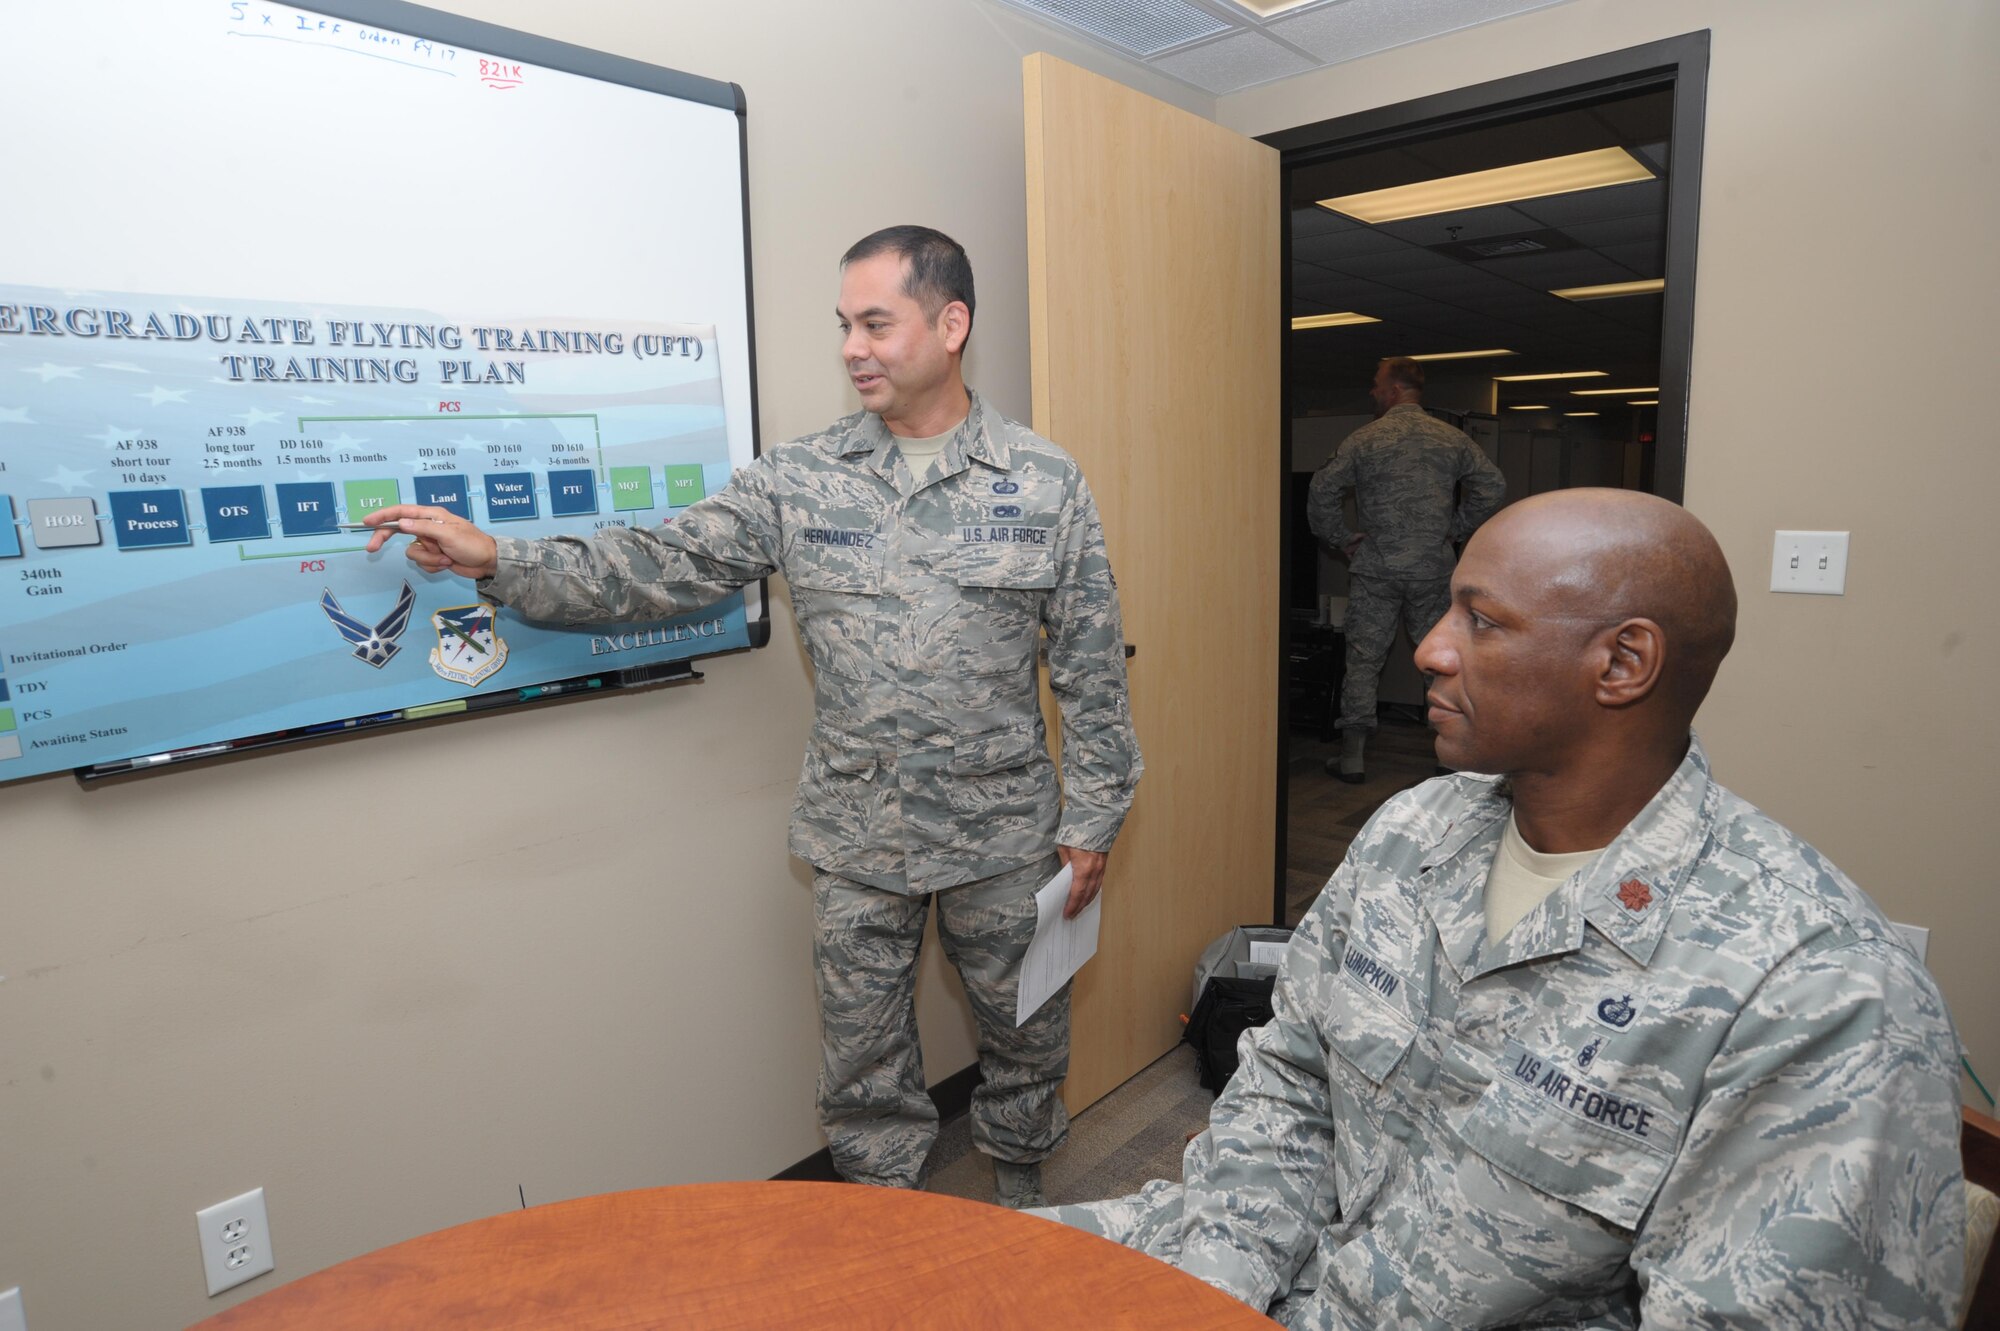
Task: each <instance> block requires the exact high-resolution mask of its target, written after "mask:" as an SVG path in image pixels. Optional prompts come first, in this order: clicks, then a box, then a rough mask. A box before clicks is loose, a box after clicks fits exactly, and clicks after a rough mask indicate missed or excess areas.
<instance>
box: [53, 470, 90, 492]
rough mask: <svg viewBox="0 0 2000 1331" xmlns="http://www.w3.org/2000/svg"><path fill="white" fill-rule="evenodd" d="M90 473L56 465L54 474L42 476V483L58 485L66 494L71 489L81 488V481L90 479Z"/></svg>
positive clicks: (82, 485) (82, 486)
mask: <svg viewBox="0 0 2000 1331" xmlns="http://www.w3.org/2000/svg"><path fill="white" fill-rule="evenodd" d="M90 475H91V473H90V472H89V471H87V470H86V471H72V470H71V469H70V468H68V467H64V466H58V467H57V468H56V474H55V475H53V476H44V477H42V484H43V485H56V486H60V487H62V492H63V493H64V494H68V493H69V492H70V491H72V490H81V489H83V488H84V484H83V483H84V482H85V481H87V480H89V479H90Z"/></svg>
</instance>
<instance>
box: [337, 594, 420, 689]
mask: <svg viewBox="0 0 2000 1331" xmlns="http://www.w3.org/2000/svg"><path fill="white" fill-rule="evenodd" d="M416 604H417V594H416V592H414V591H412V590H411V589H410V584H409V583H407V582H406V583H404V584H403V592H402V595H400V596H398V597H397V598H396V604H395V605H394V606H392V607H391V608H390V610H389V613H388V614H387V615H384V616H383V617H382V618H381V619H379V620H377V621H376V622H375V623H373V624H370V623H368V622H367V621H366V620H360V619H356V618H355V617H354V616H353V615H350V614H348V613H347V611H345V610H343V609H341V608H340V602H339V601H337V600H335V599H334V596H333V589H332V588H331V587H327V588H323V589H322V590H321V592H320V598H319V608H320V609H321V610H323V611H325V612H326V617H327V618H328V619H330V620H332V621H333V627H334V628H335V629H337V630H338V631H339V633H340V636H341V637H343V638H345V639H347V641H348V643H349V644H351V645H352V646H353V648H354V659H355V660H357V661H365V662H367V663H368V664H369V665H372V666H374V667H375V668H376V669H377V670H380V669H381V668H382V667H383V666H385V665H387V664H389V658H390V657H392V656H394V655H395V654H396V653H397V652H398V651H400V650H402V649H401V648H399V647H397V646H396V639H398V638H400V637H402V636H403V630H404V629H406V628H408V627H409V626H410V611H411V610H412V609H414V608H415V607H416Z"/></svg>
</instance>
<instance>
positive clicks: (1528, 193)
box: [1319, 148, 1653, 224]
mask: <svg viewBox="0 0 2000 1331" xmlns="http://www.w3.org/2000/svg"><path fill="white" fill-rule="evenodd" d="M1652 178H1653V173H1652V172H1651V171H1649V170H1647V169H1646V167H1645V166H1644V164H1642V163H1641V162H1640V161H1639V159H1638V158H1636V157H1634V156H1633V155H1632V154H1631V153H1628V152H1626V151H1625V150H1624V149H1623V148H1598V149H1596V150H1594V151H1592V152H1587V153H1571V154H1569V155H1568V156H1566V157H1548V158H1544V159H1543V160H1541V161H1539V162H1521V163H1518V164H1516V165H1514V166H1499V167H1494V168H1493V169H1492V170H1490V171H1468V172H1466V173H1465V174H1464V175H1462V176H1441V177H1439V178H1438V179H1436V180H1420V181H1418V182H1417V183H1415V184H1414V185H1398V186H1396V187H1395V188H1393V189H1377V190H1369V191H1367V192H1366V193H1363V194H1344V195H1342V196H1340V197H1339V198H1337V199H1321V200H1319V206H1320V207H1322V208H1327V209H1331V210H1332V211H1334V212H1336V213H1344V214H1346V215H1347V216H1348V217H1352V218H1354V219H1355V220H1356V221H1359V222H1368V223H1371V224H1372V223H1377V222H1399V221H1401V220H1403V219H1404V218H1406V217H1429V216H1430V215H1431V214H1433V213H1455V212H1458V211H1459V210H1460V209H1463V208H1484V207H1486V206H1488V205H1490V204H1496V203H1514V202H1516V201H1518V200H1521V199H1540V198H1546V197H1547V196H1548V195H1551V194H1573V193H1575V192H1576V191H1577V190H1584V189H1598V188H1601V187H1602V186H1605V185H1627V184H1630V183H1632V182H1633V181H1637V180H1651V179H1652Z"/></svg>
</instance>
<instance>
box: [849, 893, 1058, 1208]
mask: <svg viewBox="0 0 2000 1331" xmlns="http://www.w3.org/2000/svg"><path fill="white" fill-rule="evenodd" d="M1057 866H1058V861H1057V859H1056V857H1055V856H1054V855H1049V856H1048V857H1047V858H1045V859H1042V860H1037V861H1036V862H1034V863H1033V864H1029V865H1026V866H1024V867H1022V868H1019V869H1011V870H1009V871H1007V872H1006V873H999V874H995V875H993V876H992V877H991V878H982V879H979V880H978V881H976V882H971V883H964V884H961V885H960V886H957V887H949V888H946V889H944V890H943V891H941V892H937V893H934V894H932V895H934V896H935V897H936V898H937V908H938V941H939V942H941V943H942V944H943V945H944V951H945V956H946V957H948V958H949V959H950V960H951V964H952V965H953V966H954V967H955V968H956V969H957V971H958V976H959V979H960V980H961V981H963V982H964V985H965V995H966V998H967V999H968V1000H970V1002H971V1005H972V1015H973V1018H974V1021H975V1022H976V1023H977V1025H978V1028H979V1072H980V1076H981V1082H980V1084H979V1086H978V1087H977V1088H976V1089H975V1090H974V1091H973V1093H972V1140H973V1143H974V1145H976V1146H977V1147H978V1148H979V1149H980V1150H981V1151H983V1152H985V1153H986V1154H987V1155H990V1156H992V1157H994V1158H995V1159H997V1160H1005V1161H1008V1162H1009V1163H1012V1164H1028V1163H1031V1162H1033V1161H1037V1160H1041V1159H1042V1158H1044V1157H1045V1156H1047V1155H1048V1154H1049V1152H1051V1151H1053V1150H1055V1148H1056V1147H1057V1146H1058V1145H1060V1144H1061V1143H1062V1139H1063V1137H1064V1136H1065V1135H1066V1134H1067V1133H1068V1131H1069V1115H1068V1113H1067V1111H1066V1110H1064V1108H1063V1103H1062V1098H1061V1096H1060V1095H1059V1094H1058V1092H1059V1091H1060V1090H1061V1089H1062V1083H1063V1078H1064V1077H1065V1076H1067V1075H1068V1073H1069V986H1067V985H1065V986H1064V987H1063V988H1062V989H1061V990H1060V991H1058V992H1057V993H1056V995H1055V996H1054V997H1053V998H1051V999H1049V1001H1048V1002H1047V1003H1045V1004H1043V1005H1042V1008H1041V1010H1040V1011H1038V1012H1037V1013H1035V1015H1034V1016H1033V1017H1030V1018H1029V1019H1028V1022H1027V1024H1026V1025H1024V1026H1021V1027H1019V1028H1018V1029H1017V1028H1016V1027H1015V1025H1014V1000H1015V995H1016V993H1017V991H1018V988H1019V981H1020V968H1021V958H1022V956H1023V955H1024V954H1025V953H1026V952H1027V950H1028V942H1029V940H1030V939H1032V938H1033V937H1034V934H1035V889H1036V888H1038V887H1041V886H1042V885H1043V884H1044V883H1046V882H1048V881H1049V879H1050V878H1052V877H1053V876H1054V875H1055V872H1056V868H1057ZM929 911H930V897H929V896H925V895H921V894H919V895H915V896H904V895H902V894H900V893H896V892H885V891H883V890H882V889H880V888H874V887H868V886H866V885H864V884H861V883H857V882H854V881H853V880H851V879H847V878H842V877H840V876H839V875H838V874H831V873H826V872H823V871H817V870H816V871H815V872H814V873H813V963H814V971H815V972H816V975H817V979H818V986H819V1014H820V1054H821V1063H820V1074H819V1122H820V1128H821V1130H822V1131H824V1132H825V1133H826V1141H827V1145H828V1147H829V1148H830V1149H831V1151H832V1154H833V1164H834V1167H835V1168H836V1169H838V1170H839V1171H840V1173H841V1176H842V1177H843V1178H846V1179H849V1180H851V1181H852V1182H855V1183H874V1184H880V1185H882V1186H885V1187H897V1188H916V1187H921V1186H923V1182H924V1177H925V1165H926V1162H927V1160H928V1158H929V1156H930V1151H931V1146H932V1144H933V1143H934V1142H935V1141H936V1140H937V1131H938V1124H937V1106H936V1105H935V1104H933V1103H932V1102H931V1098H930V1095H929V1094H928V1093H927V1092H926V1090H925V1088H924V1064H923V1053H922V1050H921V1049H920V1048H919V1047H918V1044H917V950H918V948H919V947H920V946H921V944H922V942H923V936H924V920H925V917H926V916H927V915H928V914H929Z"/></svg>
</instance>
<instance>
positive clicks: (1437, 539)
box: [1306, 356, 1507, 784]
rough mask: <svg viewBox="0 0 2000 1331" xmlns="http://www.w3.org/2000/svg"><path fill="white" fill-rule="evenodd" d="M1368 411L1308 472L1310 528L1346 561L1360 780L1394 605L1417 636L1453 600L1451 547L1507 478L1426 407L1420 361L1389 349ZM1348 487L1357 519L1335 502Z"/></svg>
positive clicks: (1343, 694) (1352, 775) (1345, 697)
mask: <svg viewBox="0 0 2000 1331" xmlns="http://www.w3.org/2000/svg"><path fill="white" fill-rule="evenodd" d="M1368 392H1369V396H1370V397H1372V398H1374V399H1375V420H1374V421H1373V422H1371V423H1370V424H1367V425H1364V426H1362V427H1361V428H1360V429H1358V430H1356V431H1355V432H1354V433H1353V434H1351V435H1349V436H1347V438H1346V440H1345V441H1344V442H1342V444H1341V445H1340V448H1339V450H1338V451H1337V452H1335V453H1334V455H1333V459H1332V460H1331V461H1330V462H1328V463H1327V464H1326V465H1325V466H1324V467H1322V468H1320V470H1319V474H1318V475H1316V476H1314V477H1313V480H1312V492H1311V496H1310V498H1309V500H1308V506H1307V510H1306V516H1307V521H1308V522H1309V523H1311V525H1312V531H1313V535H1314V536H1316V537H1318V538H1319V540H1320V542H1321V543H1322V544H1323V545H1325V546H1326V547H1327V548H1328V549H1329V550H1332V551H1333V552H1334V553H1336V554H1338V555H1340V556H1341V557H1343V558H1344V559H1346V560H1347V562H1348V592H1347V623H1346V628H1345V633H1346V637H1347V669H1346V675H1345V677H1344V678H1343V680H1342V681H1341V686H1340V758H1339V760H1338V765H1337V766H1336V764H1335V763H1332V762H1329V763H1328V764H1327V766H1328V767H1329V768H1333V769H1334V770H1335V774H1336V775H1338V776H1339V777H1340V779H1341V780H1342V781H1347V782H1352V783H1355V784H1359V783H1360V782H1361V781H1363V780H1365V779H1366V775H1367V773H1366V766H1365V747H1366V745H1367V743H1368V734H1369V732H1370V731H1372V730H1374V729H1375V692H1376V687H1377V685H1378V684H1379V683H1380V681H1381V678H1382V666H1383V664H1384V663H1385V662H1387V661H1388V659H1389V648H1390V646H1391V644H1393V643H1394V642H1395V641H1396V620H1397V618H1398V617H1399V616H1400V617H1401V619H1402V621H1403V625H1404V627H1406V628H1407V629H1408V630H1409V634H1410V641H1411V642H1422V641H1423V638H1424V635H1425V634H1426V633H1429V632H1430V630H1431V625H1433V624H1435V623H1437V622H1438V620H1439V619H1440V618H1441V617H1443V615H1444V612H1445V608H1446V607H1447V606H1448V605H1450V603H1451V567H1452V551H1453V549H1454V548H1455V547H1456V546H1458V545H1460V544H1462V543H1463V542H1464V541H1465V540H1466V539H1467V538H1468V537H1470V536H1471V535H1472V533H1473V532H1474V531H1476V530H1477V529H1478V527H1479V524H1480V523H1482V522H1484V521H1486V519H1488V518H1490V517H1492V516H1493V514H1494V512H1495V511H1496V510H1498V509H1499V507H1500V501H1501V499H1502V498H1503V497H1505V495H1506V492H1507V482H1506V480H1505V479H1504V478H1502V476H1501V475H1500V469H1499V468H1498V467H1496V466H1494V465H1493V460H1492V459H1491V458H1489V457H1487V456H1486V454H1485V453H1484V452H1482V451H1481V450H1480V447H1479V445H1477V444H1475V443H1473V442H1472V439H1471V438H1470V437H1469V436H1468V435H1467V434H1466V433H1465V432H1464V431H1462V430H1456V429H1453V428H1452V427H1451V426H1449V425H1446V424H1445V423H1444V422H1443V421H1440V420H1438V419H1436V418H1435V417H1433V416H1431V415H1430V414H1429V413H1428V412H1426V411H1425V410H1424V408H1423V394H1424V367H1423V366H1422V365H1421V364H1419V363H1418V362H1416V361H1413V360H1409V359H1406V358H1404V357H1400V356H1399V357H1395V358H1392V359H1389V360H1385V361H1383V362H1382V363H1381V364H1380V365H1379V366H1377V367H1376V370H1375V383H1374V385H1373V386H1372V387H1371V388H1370V389H1369V390H1368ZM1350 494H1352V495H1353V496H1354V506H1355V509H1356V511H1357V513H1358V514H1359V515H1360V520H1359V526H1358V529H1356V530H1350V529H1349V528H1348V525H1347V516H1346V514H1345V512H1343V510H1342V502H1343V501H1344V500H1345V499H1346V498H1347V496H1348V495H1350Z"/></svg>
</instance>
